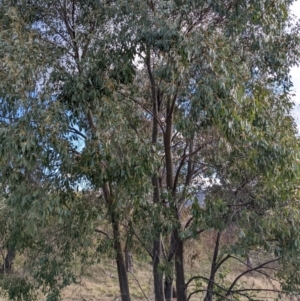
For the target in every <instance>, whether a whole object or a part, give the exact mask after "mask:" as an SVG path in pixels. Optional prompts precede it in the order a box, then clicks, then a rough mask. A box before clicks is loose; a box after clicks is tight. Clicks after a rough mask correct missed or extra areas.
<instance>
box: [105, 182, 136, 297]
mask: <svg viewBox="0 0 300 301" xmlns="http://www.w3.org/2000/svg"><path fill="white" fill-rule="evenodd" d="M111 191H112V189H111V186H110V185H109V184H108V183H105V184H104V185H103V193H104V198H105V201H106V203H107V205H108V209H109V211H110V219H111V224H112V228H113V238H114V249H115V252H116V263H117V269H118V278H119V286H120V293H121V300H122V301H130V293H129V285H128V278H127V272H126V265H125V260H124V256H123V252H122V244H121V231H120V224H119V221H118V217H117V213H116V211H115V208H114V206H115V204H114V199H113V195H112V192H111Z"/></svg>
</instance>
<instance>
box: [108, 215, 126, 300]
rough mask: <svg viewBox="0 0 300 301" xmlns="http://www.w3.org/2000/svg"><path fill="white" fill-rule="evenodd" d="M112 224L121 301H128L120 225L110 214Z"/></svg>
mask: <svg viewBox="0 0 300 301" xmlns="http://www.w3.org/2000/svg"><path fill="white" fill-rule="evenodd" d="M112 225H113V233H114V248H115V251H116V263H117V268H118V277H119V285H120V292H121V299H122V301H130V293H129V285H128V278H127V272H126V265H125V262H124V257H123V252H122V245H121V240H120V225H119V223H118V222H117V221H116V220H115V218H114V214H112Z"/></svg>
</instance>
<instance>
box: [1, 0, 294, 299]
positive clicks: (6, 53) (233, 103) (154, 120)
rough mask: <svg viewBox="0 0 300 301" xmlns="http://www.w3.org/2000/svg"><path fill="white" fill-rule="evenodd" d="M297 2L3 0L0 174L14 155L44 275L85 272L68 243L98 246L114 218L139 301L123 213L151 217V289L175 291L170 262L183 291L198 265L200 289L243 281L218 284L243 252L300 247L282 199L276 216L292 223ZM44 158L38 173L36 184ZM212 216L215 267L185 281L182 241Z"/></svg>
mask: <svg viewBox="0 0 300 301" xmlns="http://www.w3.org/2000/svg"><path fill="white" fill-rule="evenodd" d="M291 3H292V1H283V0H282V1H281V0H277V1H273V0H272V1H271V0H264V1H256V0H234V1H203V0H199V1H177V0H176V1H175V0H174V1H140V0H133V1H80V0H68V1H67V0H51V1H50V0H49V1H40V0H32V1H29V2H28V1H16V2H14V1H2V6H1V20H0V22H1V33H0V37H1V44H0V57H1V61H0V64H1V71H0V78H1V84H0V87H1V89H0V93H1V114H2V117H1V118H2V119H3V122H2V119H1V140H0V146H1V155H2V156H3V158H5V160H4V162H3V163H2V164H1V176H2V177H3V176H4V171H5V170H8V169H9V174H8V176H6V177H5V185H6V187H8V188H9V190H10V193H9V194H6V198H7V204H8V205H9V206H10V207H11V208H13V209H14V210H16V211H18V212H19V213H20V214H21V213H24V212H26V213H27V215H26V220H25V221H24V223H25V224H24V227H25V228H27V229H31V233H32V237H33V241H34V243H32V244H31V245H28V247H30V248H31V249H32V250H36V252H37V253H38V254H42V255H43V256H37V258H39V259H40V260H39V261H38V264H36V265H33V269H32V271H33V275H34V276H35V277H36V279H37V280H38V281H39V282H38V285H40V286H43V287H44V289H45V290H47V289H49V288H50V291H51V293H52V295H51V294H50V295H49V296H50V297H53V298H54V297H57V296H58V294H59V292H58V290H59V288H61V287H63V286H64V285H67V284H69V281H70V279H72V278H73V277H74V275H73V274H72V273H71V271H70V265H71V262H72V254H73V253H77V254H79V255H80V256H81V258H82V260H83V261H84V260H87V258H88V256H89V251H88V248H85V246H90V245H91V241H92V238H93V234H94V233H95V230H97V231H98V233H102V234H103V231H101V230H99V229H98V228H97V227H98V226H99V220H105V219H108V221H109V223H110V224H111V226H112V232H113V238H112V239H111V240H109V241H112V242H113V244H112V247H111V249H110V250H109V252H111V251H113V253H114V256H115V259H116V263H117V267H118V274H119V282H120V292H121V296H122V300H123V301H127V300H130V292H129V287H128V280H127V275H126V270H125V264H124V258H123V250H122V237H121V236H122V235H121V225H122V221H124V220H126V219H127V218H128V214H131V215H132V222H133V227H134V226H136V227H141V229H140V231H141V232H143V231H144V230H145V228H143V227H142V226H143V225H142V224H141V220H140V219H139V218H141V217H143V214H144V216H145V218H148V220H149V221H150V230H151V231H150V234H151V235H150V234H149V236H151V240H152V244H153V250H152V252H149V253H150V254H151V256H152V258H153V274H154V290H155V299H156V301H164V300H165V299H167V300H169V299H170V298H171V294H170V292H171V291H172V281H173V280H172V278H173V276H172V272H170V273H168V272H167V268H166V267H167V266H172V265H173V264H174V267H175V273H174V275H175V278H176V290H177V299H178V300H179V301H186V300H187V299H188V298H189V297H188V296H187V287H188V284H190V283H191V281H193V280H195V279H202V280H205V281H206V282H205V285H202V286H200V287H198V288H197V290H196V291H195V292H193V293H195V294H196V293H198V292H201V291H204V292H205V299H206V301H209V300H212V298H214V297H215V296H219V297H220V296H221V297H223V298H228V296H234V294H237V295H238V294H240V295H242V294H243V291H241V290H240V291H238V290H234V287H235V284H236V282H234V283H233V284H232V285H230V286H229V287H228V288H226V287H222V288H221V286H220V285H219V284H217V283H216V281H217V280H216V277H215V276H216V272H217V270H218V269H219V267H220V266H221V264H222V263H224V262H226V260H227V259H228V260H229V258H232V256H233V255H232V254H234V252H235V253H236V254H241V253H243V252H244V253H245V252H247V251H248V250H247V248H248V249H249V248H251V247H253V246H260V247H264V248H265V249H267V250H268V251H273V252H276V254H277V253H278V252H279V251H280V252H281V253H282V254H284V256H282V258H283V261H282V263H283V264H287V266H288V264H289V261H288V255H287V254H289V253H288V251H291V252H296V251H297V250H298V245H297V244H294V245H291V244H288V246H287V245H286V243H287V241H286V236H285V235H284V234H283V233H284V231H281V230H280V228H278V227H277V226H275V225H274V221H273V217H274V215H275V213H277V212H280V208H283V207H284V208H285V209H286V211H287V212H289V213H287V215H286V216H284V215H281V219H280V221H281V222H280V223H278V224H281V223H282V225H284V224H286V223H288V220H290V219H292V223H293V225H295V227H296V228H295V229H297V223H296V222H295V216H294V215H293V214H292V212H291V211H293V209H295V208H296V207H297V201H296V199H297V193H296V185H297V181H296V179H297V172H298V170H297V168H298V167H297V166H296V163H295V162H297V161H296V158H297V151H298V149H297V139H296V138H295V130H294V128H293V121H292V120H291V118H290V117H288V115H289V112H290V109H291V107H292V103H291V100H290V94H289V93H290V88H291V82H290V78H289V69H290V66H292V65H293V64H295V63H296V61H297V59H298V36H297V30H296V29H295V30H294V29H291V28H288V27H287V26H288V25H289V23H290V12H289V6H290V4H291ZM8 120H9V122H8ZM37 166H39V168H40V169H41V170H42V172H41V175H40V179H41V183H39V185H32V188H31V189H27V186H26V184H27V183H28V180H26V179H25V178H26V177H25V176H26V175H31V174H32V173H33V172H34V171H35V170H36V168H37ZM287 183H288V184H287ZM79 190H81V191H85V190H92V191H93V193H92V194H91V195H92V197H91V195H89V194H84V193H83V192H79ZM200 190H205V195H206V199H205V206H204V207H203V206H200V205H199V200H198V199H197V194H198V193H199V191H200ZM89 196H90V197H89ZM138 214H140V217H139V216H138ZM147 215H148V216H147ZM21 216H22V215H20V217H21ZM254 221H255V222H256V224H255V225H256V226H257V227H249V225H250V224H251V222H253V223H254ZM51 224H54V227H53V231H51V233H47V227H46V226H49V225H51ZM230 224H234V225H238V226H239V227H240V229H241V233H243V235H242V236H243V237H242V239H240V240H238V241H237V242H236V243H235V245H234V246H233V247H234V248H233V249H232V250H230V252H229V251H228V252H229V253H230V254H229V255H230V256H231V257H230V256H229V255H228V254H227V255H223V253H221V254H220V252H219V251H220V250H219V242H220V237H221V236H222V231H224V230H225V229H226V228H228V226H229V225H230ZM35 225H40V227H42V228H43V229H44V230H43V231H38V229H37V228H36V226H35ZM147 227H148V229H149V225H147ZM63 229H68V231H65V232H64V231H63ZM209 229H216V230H217V231H218V235H217V240H216V247H215V250H214V256H213V258H212V263H211V273H210V275H209V277H206V275H205V276H201V275H194V277H192V278H191V279H190V280H188V281H186V279H185V270H184V244H185V241H186V240H187V239H189V238H197V237H198V236H199V234H201V233H202V232H203V231H206V230H209ZM97 231H96V232H97ZM259 231H261V232H259ZM261 233H264V234H266V235H265V236H262V235H261ZM296 233H297V231H292V232H290V233H289V235H288V236H289V239H292V238H295V237H296V236H295V235H296ZM69 234H70V235H69ZM66 236H68V238H66ZM104 236H106V238H107V237H109V235H107V233H106V234H105V235H104ZM49 237H51V238H52V239H49ZM47 238H48V239H47ZM106 238H105V237H103V239H102V238H101V239H100V242H99V248H98V249H99V250H101V248H102V246H103V243H104V242H103V240H105V239H106ZM23 239H25V238H23ZM166 239H169V240H170V243H169V246H168V247H167V249H168V255H166V254H165V253H166V252H164V244H163V241H165V240H166ZM269 241H272V244H269V243H268V242H269ZM50 242H51V243H50ZM234 250H235V251H234ZM54 251H55V252H56V254H57V256H56V257H55V256H50V254H51V252H54ZM165 251H166V250H165ZM33 254H35V253H33ZM277 255H278V254H277ZM47 257H49V258H48V259H47ZM57 258H59V260H57ZM62 262H64V264H62ZM164 270H165V271H166V273H164ZM58 275H59V276H60V277H61V278H59V276H58ZM279 276H280V277H282V279H285V277H287V275H286V274H285V273H281V274H280V275H279ZM195 277H196V278H195ZM197 277H198V278H197ZM201 277H202V278H201ZM238 277H239V276H238ZM238 279H240V278H237V280H238ZM164 280H166V281H165V284H164ZM293 280H294V282H293V284H291V287H293V289H295V287H297V279H294V278H293ZM164 285H165V287H164ZM190 296H192V295H190ZM234 297H235V296H234ZM247 297H249V298H251V296H247Z"/></svg>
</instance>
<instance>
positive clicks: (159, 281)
mask: <svg viewBox="0 0 300 301" xmlns="http://www.w3.org/2000/svg"><path fill="white" fill-rule="evenodd" d="M150 55H151V53H150V48H148V49H147V56H146V66H147V70H148V76H149V80H150V83H151V98H152V112H153V119H152V141H151V142H152V144H153V145H154V146H156V144H157V138H158V121H157V118H158V113H159V106H160V102H161V99H160V97H161V95H160V92H159V89H158V90H157V89H156V84H155V79H154V76H153V73H152V68H151V58H150ZM152 185H153V203H154V204H159V203H160V202H161V199H160V183H159V178H158V176H157V175H153V176H152ZM161 257H162V247H161V233H158V234H157V235H156V237H155V238H154V241H153V278H154V293H155V301H165V295H164V283H163V273H162V272H161V271H159V264H160V261H161Z"/></svg>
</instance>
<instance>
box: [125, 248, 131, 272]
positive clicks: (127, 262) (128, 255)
mask: <svg viewBox="0 0 300 301" xmlns="http://www.w3.org/2000/svg"><path fill="white" fill-rule="evenodd" d="M125 265H126V272H131V273H132V272H133V258H132V252H131V251H129V250H128V249H127V247H125Z"/></svg>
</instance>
